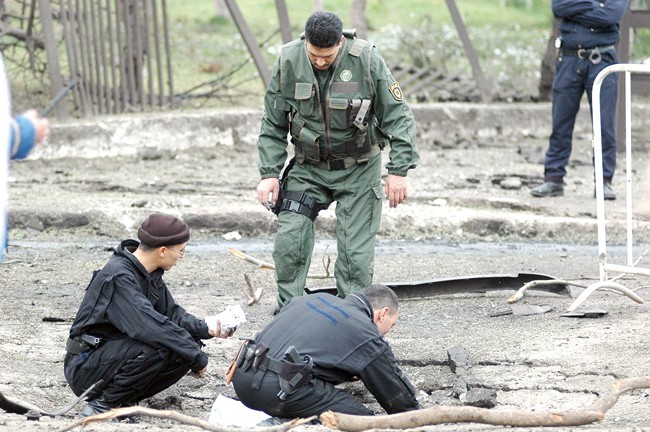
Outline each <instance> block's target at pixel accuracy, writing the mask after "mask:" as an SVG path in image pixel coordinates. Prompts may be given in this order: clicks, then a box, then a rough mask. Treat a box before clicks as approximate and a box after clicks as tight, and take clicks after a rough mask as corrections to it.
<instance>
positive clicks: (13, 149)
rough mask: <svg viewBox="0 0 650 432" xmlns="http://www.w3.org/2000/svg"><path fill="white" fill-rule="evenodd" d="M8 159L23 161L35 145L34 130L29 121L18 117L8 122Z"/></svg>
mask: <svg viewBox="0 0 650 432" xmlns="http://www.w3.org/2000/svg"><path fill="white" fill-rule="evenodd" d="M9 131H10V132H9V159H25V158H26V157H27V155H28V154H29V152H31V151H32V148H34V144H35V143H36V128H35V127H34V124H33V123H32V121H31V120H30V119H28V118H27V117H24V116H18V117H16V118H13V119H11V120H10V127H9Z"/></svg>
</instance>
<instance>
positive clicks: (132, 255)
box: [64, 213, 234, 417]
mask: <svg viewBox="0 0 650 432" xmlns="http://www.w3.org/2000/svg"><path fill="white" fill-rule="evenodd" d="M138 239H139V240H140V242H137V241H135V240H124V241H123V242H122V243H120V245H119V246H118V247H117V249H116V250H115V253H114V254H113V256H112V258H111V259H110V260H109V262H108V263H107V264H106V265H105V266H104V268H102V269H101V270H100V271H98V272H96V273H95V275H94V276H93V278H92V280H91V282H90V285H88V288H86V294H85V296H84V298H83V300H82V302H81V306H80V307H79V311H78V312H77V316H76V318H75V320H74V323H73V324H72V328H71V329H70V338H69V339H68V343H67V345H66V351H67V354H66V357H65V361H64V373H65V378H66V380H67V381H68V384H69V385H70V388H71V389H72V391H73V392H74V393H75V394H76V395H77V396H79V395H81V394H82V393H83V392H84V391H86V390H87V389H88V388H89V387H90V386H92V385H93V384H94V383H96V382H98V381H99V380H102V384H101V385H100V386H99V387H98V388H96V389H93V390H92V392H91V393H90V394H89V395H88V399H89V402H88V405H87V406H86V407H85V409H84V410H83V411H82V412H81V416H82V417H85V416H89V415H93V414H98V413H101V412H105V411H108V410H110V409H111V408H116V407H121V406H130V405H135V404H137V403H138V402H139V401H141V400H143V399H146V398H148V397H151V396H153V395H155V394H157V393H159V392H161V391H163V390H165V389H166V388H168V387H170V386H171V385H173V384H174V383H176V382H177V381H178V380H180V379H181V378H182V377H183V376H184V375H185V374H187V373H188V372H189V371H192V372H194V373H195V374H196V376H197V377H199V378H200V377H203V376H204V375H205V373H206V371H207V368H208V356H207V354H206V353H204V352H203V351H202V350H201V347H202V346H203V343H202V342H201V340H202V339H210V338H212V337H221V338H226V337H228V336H231V335H232V333H233V332H234V330H232V331H228V332H225V334H223V335H222V334H221V328H220V325H219V324H217V327H216V328H215V329H209V328H208V325H207V324H206V323H205V321H204V320H201V319H198V318H196V317H195V316H194V315H191V314H189V313H187V312H186V311H185V309H183V308H182V307H181V306H179V305H178V304H176V302H175V301H174V299H173V297H172V295H171V293H170V292H169V290H168V289H167V285H166V284H165V282H164V281H163V279H162V277H163V274H164V273H165V271H167V270H169V269H171V268H172V267H173V266H174V265H176V264H177V263H178V262H179V260H180V259H181V258H183V256H184V255H185V245H186V243H187V241H188V240H189V239H190V229H189V227H188V226H187V224H186V223H185V222H184V221H182V220H180V219H178V218H176V217H174V216H170V215H165V214H160V213H154V214H152V215H150V216H149V217H148V218H147V219H145V221H144V222H143V223H142V225H141V226H140V228H139V229H138Z"/></svg>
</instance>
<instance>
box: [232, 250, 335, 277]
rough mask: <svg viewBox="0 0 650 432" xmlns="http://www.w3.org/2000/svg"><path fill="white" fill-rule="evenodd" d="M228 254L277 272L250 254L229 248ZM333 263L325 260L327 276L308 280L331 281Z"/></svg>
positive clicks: (320, 275) (273, 266)
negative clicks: (330, 266) (331, 264)
mask: <svg viewBox="0 0 650 432" xmlns="http://www.w3.org/2000/svg"><path fill="white" fill-rule="evenodd" d="M228 253H229V254H231V255H234V256H236V257H237V258H239V259H243V260H244V261H248V262H251V263H253V264H255V265H256V266H258V267H259V268H261V269H263V270H275V265H273V264H271V263H268V262H266V261H262V260H260V259H258V258H255V257H253V256H250V255H248V254H245V253H244V252H242V251H240V250H237V249H235V248H228ZM330 263H331V259H330V257H329V255H328V256H327V257H326V258H323V266H324V267H325V274H315V275H314V274H308V275H307V278H309V279H329V278H332V277H333V276H332V275H331V274H330V270H329V265H330Z"/></svg>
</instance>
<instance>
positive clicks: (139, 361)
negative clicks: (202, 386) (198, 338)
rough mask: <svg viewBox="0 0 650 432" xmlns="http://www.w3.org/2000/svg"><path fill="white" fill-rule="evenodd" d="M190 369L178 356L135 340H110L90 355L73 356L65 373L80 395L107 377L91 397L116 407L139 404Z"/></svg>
mask: <svg viewBox="0 0 650 432" xmlns="http://www.w3.org/2000/svg"><path fill="white" fill-rule="evenodd" d="M188 371H189V365H188V364H187V363H186V362H185V361H183V360H181V359H180V358H179V357H178V356H176V355H174V354H172V353H170V352H167V351H159V350H157V349H155V348H153V347H151V346H149V345H146V344H142V343H140V342H137V341H134V340H132V339H122V340H115V341H108V342H106V343H104V344H103V345H101V346H100V347H99V348H97V349H96V350H94V351H92V352H90V353H89V354H85V353H82V354H78V355H75V356H72V357H71V358H70V359H69V360H68V361H67V362H66V365H65V376H66V379H67V381H68V383H69V384H70V388H71V389H72V391H73V392H74V393H75V394H76V395H80V394H81V393H83V392H84V391H85V390H86V389H87V388H88V387H90V386H91V385H93V384H94V383H96V382H97V381H99V380H100V379H101V380H103V384H102V386H101V387H100V389H99V390H98V391H97V392H95V391H93V392H92V394H90V395H89V400H90V402H91V403H92V402H93V400H100V402H99V404H98V405H101V406H102V407H104V406H105V407H107V408H114V407H120V406H126V405H130V404H135V403H137V402H139V401H140V400H142V399H146V398H147V397H150V396H153V395H154V394H157V393H159V392H161V391H162V390H164V389H166V388H168V387H170V386H171V385H173V384H174V383H176V382H177V381H178V380H180V379H181V378H182V377H183V376H184V375H185V374H186V373H187V372H188Z"/></svg>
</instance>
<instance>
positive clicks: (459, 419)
mask: <svg viewBox="0 0 650 432" xmlns="http://www.w3.org/2000/svg"><path fill="white" fill-rule="evenodd" d="M644 388H650V376H643V377H636V378H626V379H621V380H618V381H615V382H614V383H612V384H611V385H610V387H609V389H608V390H607V391H606V392H605V393H604V394H603V396H601V397H600V398H598V399H597V400H596V401H595V402H594V403H593V404H591V405H590V406H588V407H586V408H585V409H582V410H572V411H564V412H562V411H524V410H502V411H498V410H491V409H487V408H477V407H467V406H434V407H431V408H426V409H422V410H416V411H407V412H403V413H400V414H392V415H384V416H355V415H349V414H341V413H335V412H332V411H327V412H325V413H323V414H321V416H320V420H321V422H322V423H323V426H326V427H329V428H332V429H339V430H343V431H351V432H356V431H364V430H369V429H410V428H416V427H422V426H429V425H436V424H442V423H484V424H490V425H495V426H514V427H537V426H547V427H549V426H580V425H586V424H590V423H594V422H597V421H601V420H602V419H603V418H605V412H607V410H609V409H610V408H611V407H612V406H614V404H615V403H616V402H617V401H618V398H619V396H620V395H621V394H623V393H625V392H628V391H632V390H638V389H644Z"/></svg>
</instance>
